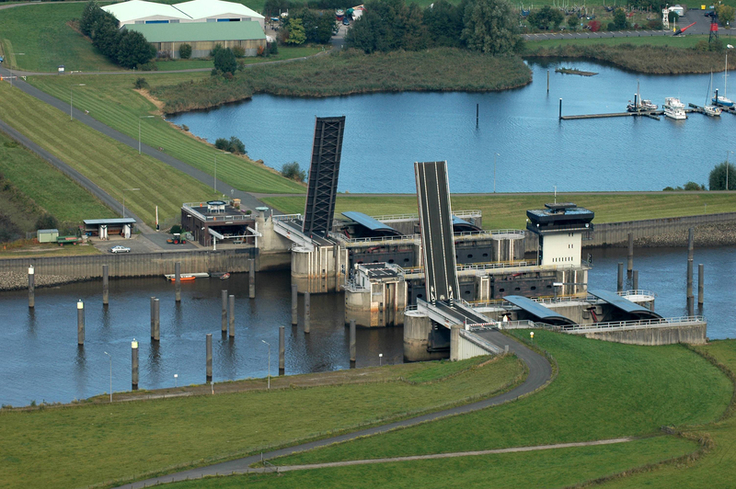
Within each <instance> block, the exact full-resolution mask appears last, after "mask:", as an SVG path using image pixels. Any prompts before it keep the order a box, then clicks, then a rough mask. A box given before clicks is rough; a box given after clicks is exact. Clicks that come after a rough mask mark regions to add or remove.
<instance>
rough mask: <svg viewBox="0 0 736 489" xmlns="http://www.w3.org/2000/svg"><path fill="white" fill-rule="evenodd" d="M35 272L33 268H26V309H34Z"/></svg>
mask: <svg viewBox="0 0 736 489" xmlns="http://www.w3.org/2000/svg"><path fill="white" fill-rule="evenodd" d="M35 287H36V271H35V270H34V268H33V266H30V267H28V308H29V309H33V308H34V307H36V291H35Z"/></svg>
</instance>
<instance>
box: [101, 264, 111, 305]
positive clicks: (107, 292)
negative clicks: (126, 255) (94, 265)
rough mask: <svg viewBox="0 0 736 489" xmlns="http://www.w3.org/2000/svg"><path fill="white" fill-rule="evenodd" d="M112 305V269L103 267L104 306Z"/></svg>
mask: <svg viewBox="0 0 736 489" xmlns="http://www.w3.org/2000/svg"><path fill="white" fill-rule="evenodd" d="M109 303H110V267H108V266H107V265H102V305H103V306H106V305H108V304H109Z"/></svg>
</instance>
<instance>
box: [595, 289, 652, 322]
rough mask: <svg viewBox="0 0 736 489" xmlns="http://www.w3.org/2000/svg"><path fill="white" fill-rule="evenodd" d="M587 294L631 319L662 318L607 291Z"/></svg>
mask: <svg viewBox="0 0 736 489" xmlns="http://www.w3.org/2000/svg"><path fill="white" fill-rule="evenodd" d="M588 293H589V294H590V295H592V296H595V297H597V298H599V299H601V300H603V301H606V302H607V303H609V304H611V305H612V306H613V307H615V308H616V309H618V310H619V311H621V312H624V313H626V314H629V315H631V319H634V320H636V319H662V316H660V315H659V314H657V313H656V312H654V311H650V310H649V309H647V308H646V307H644V306H640V305H639V304H637V303H636V302H631V301H630V300H628V299H626V298H624V297H621V296H620V295H618V294H617V293H615V292H609V291H607V290H588Z"/></svg>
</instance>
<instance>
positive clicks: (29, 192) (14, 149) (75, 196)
mask: <svg viewBox="0 0 736 489" xmlns="http://www.w3.org/2000/svg"><path fill="white" fill-rule="evenodd" d="M0 155H2V158H0V174H2V175H3V176H4V177H5V178H6V179H7V180H9V181H10V182H12V184H13V186H14V187H16V188H17V189H18V190H20V191H21V192H23V194H24V195H26V196H28V198H30V199H32V200H33V202H35V203H36V204H37V205H38V206H40V207H41V208H42V209H43V210H45V211H46V212H48V213H50V214H52V215H53V216H54V217H56V219H57V220H58V221H59V222H60V223H69V224H72V223H73V224H80V223H81V221H82V219H90V218H104V217H115V215H116V214H115V213H114V212H113V211H112V210H111V209H108V208H107V207H106V206H105V205H104V204H102V202H100V201H99V200H97V199H96V198H94V197H93V196H92V195H91V194H89V193H88V192H87V191H86V190H84V189H83V188H82V187H80V186H79V185H78V184H77V183H76V182H74V181H73V180H72V179H71V178H69V177H67V176H66V175H64V174H63V173H61V172H60V171H58V170H57V169H56V168H54V167H53V166H51V165H50V164H48V163H46V162H45V161H44V160H42V159H41V158H39V157H37V156H36V155H34V154H33V153H31V152H30V151H28V150H26V149H25V148H23V147H22V146H20V145H15V144H13V143H12V140H11V139H10V138H8V137H6V136H5V135H4V134H2V133H0ZM60 196H63V198H60Z"/></svg>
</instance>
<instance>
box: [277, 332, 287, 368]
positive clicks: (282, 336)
mask: <svg viewBox="0 0 736 489" xmlns="http://www.w3.org/2000/svg"><path fill="white" fill-rule="evenodd" d="M285 372H286V328H285V327H284V326H279V375H284V373H285Z"/></svg>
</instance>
